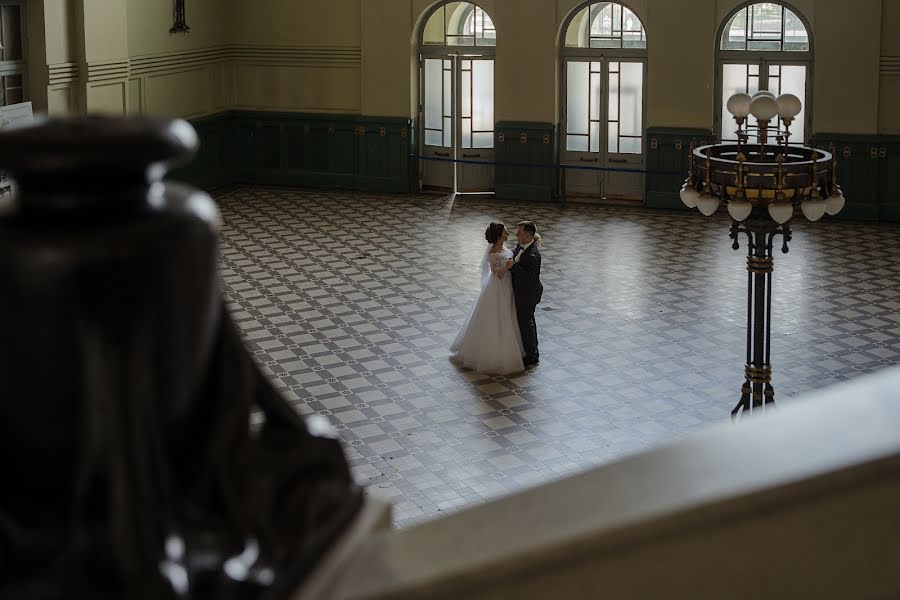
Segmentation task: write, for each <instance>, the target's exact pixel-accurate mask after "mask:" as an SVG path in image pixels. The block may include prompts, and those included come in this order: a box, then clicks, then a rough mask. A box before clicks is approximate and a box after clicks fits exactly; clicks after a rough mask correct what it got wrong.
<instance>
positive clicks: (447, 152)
mask: <svg viewBox="0 0 900 600" xmlns="http://www.w3.org/2000/svg"><path fill="white" fill-rule="evenodd" d="M421 62H422V69H421V79H420V81H422V93H421V95H422V104H421V111H420V113H421V114H420V115H419V119H420V122H421V123H422V136H421V139H422V157H423V158H424V160H423V161H422V187H424V188H427V189H436V190H445V191H448V192H453V191H455V190H456V174H455V170H454V168H453V162H452V160H453V159H455V158H456V157H455V156H454V146H455V145H454V143H453V112H454V111H453V79H454V77H453V57H423V58H422V61H421Z"/></svg>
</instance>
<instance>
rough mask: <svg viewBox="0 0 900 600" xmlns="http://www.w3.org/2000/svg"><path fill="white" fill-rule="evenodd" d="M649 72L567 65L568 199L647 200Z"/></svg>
mask: <svg viewBox="0 0 900 600" xmlns="http://www.w3.org/2000/svg"><path fill="white" fill-rule="evenodd" d="M644 70H645V63H644V62H643V61H642V60H624V59H623V60H618V59H615V60H608V59H601V60H575V59H573V60H567V61H566V69H565V76H566V113H565V119H564V121H565V127H566V142H565V149H564V151H563V160H564V162H566V163H567V164H568V165H570V166H573V167H575V168H571V169H568V170H567V171H566V190H565V192H566V195H567V197H583V198H586V199H601V198H614V199H640V198H641V197H642V194H643V175H642V174H641V173H639V172H634V171H640V170H642V169H643V167H644V149H643V128H644V122H643V121H644V79H645V77H644ZM577 167H602V168H604V169H606V170H604V171H599V170H591V169H580V168H577Z"/></svg>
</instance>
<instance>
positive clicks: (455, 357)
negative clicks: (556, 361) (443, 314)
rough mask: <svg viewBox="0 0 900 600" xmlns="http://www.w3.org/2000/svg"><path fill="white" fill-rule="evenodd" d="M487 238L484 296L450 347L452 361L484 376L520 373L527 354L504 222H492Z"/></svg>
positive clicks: (483, 261)
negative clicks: (520, 324)
mask: <svg viewBox="0 0 900 600" xmlns="http://www.w3.org/2000/svg"><path fill="white" fill-rule="evenodd" d="M484 237H485V238H486V239H487V241H488V247H487V249H486V250H485V252H484V258H483V259H482V261H481V293H480V294H479V296H478V299H477V300H476V301H475V306H474V307H472V312H470V313H469V316H468V317H466V320H465V321H464V322H463V325H462V329H460V331H459V335H457V336H456V341H454V342H453V345H452V346H450V353H451V354H450V358H451V360H452V361H453V362H455V363H457V364H459V365H461V366H464V367H468V368H470V369H474V370H475V371H478V372H480V373H487V374H490V375H507V374H510V373H519V372H522V371H524V370H525V367H524V364H523V363H522V356H523V355H524V354H525V351H524V348H523V346H522V336H521V335H520V333H519V323H518V321H517V320H516V305H515V299H514V298H513V287H512V277H511V276H510V274H509V271H508V269H507V262H508V261H510V260H511V259H512V257H513V253H512V252H511V251H510V250H509V249H507V248H506V247H505V246H504V245H503V243H504V242H505V241H506V239H507V238H508V237H509V232H508V231H507V230H506V227H504V226H503V223H491V224H490V226H489V227H488V228H487V231H485V232H484Z"/></svg>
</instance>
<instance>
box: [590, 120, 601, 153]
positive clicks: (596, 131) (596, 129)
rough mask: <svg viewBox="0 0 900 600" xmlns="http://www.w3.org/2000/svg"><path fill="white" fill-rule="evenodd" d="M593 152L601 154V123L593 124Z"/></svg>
mask: <svg viewBox="0 0 900 600" xmlns="http://www.w3.org/2000/svg"><path fill="white" fill-rule="evenodd" d="M591 152H600V123H598V122H596V121H594V122H592V123H591Z"/></svg>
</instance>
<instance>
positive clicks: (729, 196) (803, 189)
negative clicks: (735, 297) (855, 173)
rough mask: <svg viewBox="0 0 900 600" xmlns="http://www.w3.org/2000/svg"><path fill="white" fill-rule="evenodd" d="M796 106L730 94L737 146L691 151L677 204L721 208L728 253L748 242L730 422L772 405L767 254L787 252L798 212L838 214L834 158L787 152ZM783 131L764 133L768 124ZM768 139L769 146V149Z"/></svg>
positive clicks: (840, 199) (789, 99)
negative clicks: (742, 356) (741, 374)
mask: <svg viewBox="0 0 900 600" xmlns="http://www.w3.org/2000/svg"><path fill="white" fill-rule="evenodd" d="M801 108H802V107H801V105H800V100H799V99H798V98H797V97H796V96H792V95H790V94H785V95H783V96H780V97H778V98H775V97H774V95H772V94H771V93H769V92H766V91H763V92H758V93H757V94H756V95H755V96H753V97H750V96H749V95H747V94H735V95H734V96H732V97H731V98H730V99H729V100H728V110H729V111H730V112H731V114H732V115H733V116H734V119H735V121H736V122H737V126H738V129H737V132H736V133H737V139H738V141H737V143H736V144H735V143H722V144H711V145H706V146H702V147H700V148H695V147H694V145H693V143H692V144H691V152H690V159H689V160H690V165H689V168H688V170H689V176H688V179H687V180H686V181H685V184H684V187H683V188H682V190H681V199H682V201H683V202H684V204H685V205H686V206H688V207H689V208H694V207H697V208H698V209H699V210H700V212H702V213H703V214H704V215H707V216H710V215H712V214H713V213H715V212H716V210H718V208H719V206H720V204H722V203H724V204H726V205H727V207H728V213H729V214H730V215H731V218H732V224H731V234H730V237H731V239H732V240H733V244H732V248H734V249H735V250H737V249H738V248H740V237H741V235H742V234H743V235H746V236H747V242H748V245H747V271H748V275H747V361H746V364H745V380H744V385H743V387H742V388H741V399H740V400H739V401H738V404H737V406H735V408H734V410H733V411H732V412H731V414H732V416H733V417H734V416H737V415H738V414H739V413H742V412H744V411H746V412H752V411H753V410H755V409H760V408H762V407H764V406H765V405H767V404H771V403H773V402H774V401H775V390H774V388H773V387H772V363H771V327H772V271H773V268H774V259H773V256H772V249H773V246H774V241H775V238H776V237H778V236H781V238H782V242H781V251H782V252H783V253H785V254H786V253H787V252H788V243H789V242H790V241H791V227H790V221H791V219H792V218H793V216H794V212H795V208H797V207H799V208H800V210H801V211H802V213H803V215H804V216H806V218H807V219H809V220H810V221H818V220H819V219H820V218H822V216H823V215H825V214H826V213H828V214H830V215H834V214H837V213H838V212H840V211H841V210H842V209H843V207H844V196H843V193H842V192H841V189H840V187H839V186H838V184H837V158H836V157H835V153H834V147H833V146H832V147H831V151H830V152H826V151H824V150H820V149H817V148H811V147H807V146H792V145H790V143H789V142H790V137H791V132H790V125H791V123H792V121H793V119H794V118H795V117H796V116H797V115H798V114H799V113H800V111H801ZM751 114H752V115H753V116H754V117H756V120H757V123H758V126H756V127H754V129H757V130H758V134H757V136H756V139H758V140H759V143H755V142H754V143H753V144H750V143H749V140H750V135H749V133H748V131H747V129H748V128H745V127H744V124H745V122H746V119H747V117H748V115H751ZM776 116H777V117H778V119H779V121H780V122H781V123H783V124H784V129H778V128H777V127H776V128H770V127H769V123H770V121H771V120H772V119H773V118H774V117H776ZM770 137H771V138H773V139H774V140H775V141H776V143H774V144H771V143H769V139H770Z"/></svg>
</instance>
